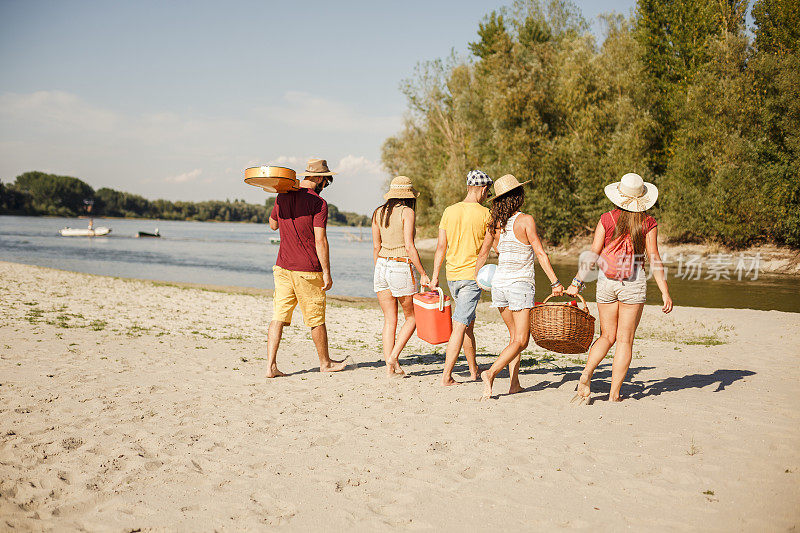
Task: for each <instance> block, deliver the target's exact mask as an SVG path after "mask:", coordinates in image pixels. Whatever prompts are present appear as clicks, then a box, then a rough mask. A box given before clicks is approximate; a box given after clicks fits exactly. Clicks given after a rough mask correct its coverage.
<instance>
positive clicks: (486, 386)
mask: <svg viewBox="0 0 800 533" xmlns="http://www.w3.org/2000/svg"><path fill="white" fill-rule="evenodd" d="M481 380H482V381H483V396H481V400H489V399H491V397H492V383H493V382H494V378H491V377H489V371H488V370H484V371H483V372H481Z"/></svg>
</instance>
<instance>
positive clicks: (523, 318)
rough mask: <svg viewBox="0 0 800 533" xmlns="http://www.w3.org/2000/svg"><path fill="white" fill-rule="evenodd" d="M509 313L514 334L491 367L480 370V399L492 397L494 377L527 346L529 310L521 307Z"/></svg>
mask: <svg viewBox="0 0 800 533" xmlns="http://www.w3.org/2000/svg"><path fill="white" fill-rule="evenodd" d="M511 313H512V316H513V319H514V335H513V336H512V337H511V339H510V340H509V342H508V346H506V347H505V348H503V351H502V352H500V355H498V356H497V360H496V361H495V362H494V364H492V366H491V368H489V370H484V371H483V372H481V380H483V396H482V397H481V399H482V400H486V399H489V398H491V397H492V385H493V384H494V378H495V377H496V376H497V374H499V373H500V371H501V370H502V369H503V367H505V366H507V365H508V364H509V363H511V361H513V360H514V358H516V357H518V356H519V354H520V353H521V352H522V350H524V349H525V348H527V347H528V337H529V336H530V322H529V319H530V316H531V310H530V309H523V310H521V311H511Z"/></svg>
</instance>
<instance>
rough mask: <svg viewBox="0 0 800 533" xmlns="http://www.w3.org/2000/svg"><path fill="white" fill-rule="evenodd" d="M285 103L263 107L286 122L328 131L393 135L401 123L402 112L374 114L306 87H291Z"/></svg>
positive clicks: (296, 125) (264, 112)
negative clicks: (292, 89) (324, 96)
mask: <svg viewBox="0 0 800 533" xmlns="http://www.w3.org/2000/svg"><path fill="white" fill-rule="evenodd" d="M283 99H284V103H283V105H280V106H269V107H265V108H262V109H260V110H259V111H260V112H261V113H263V114H264V115H265V116H266V117H268V118H270V119H272V120H276V121H279V122H283V123H285V124H288V125H291V126H294V127H299V128H305V129H314V130H318V131H327V132H339V133H341V132H349V133H353V132H360V133H375V134H380V135H384V136H388V135H391V134H392V133H394V132H395V131H397V130H398V129H400V126H401V117H399V116H378V117H376V116H370V115H365V114H363V113H360V112H359V111H358V110H356V109H354V108H352V107H350V106H347V105H345V104H342V103H341V102H336V101H333V100H328V99H326V98H322V97H320V96H315V95H313V94H310V93H306V92H302V91H287V92H286V93H284V95H283Z"/></svg>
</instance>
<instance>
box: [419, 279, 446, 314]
mask: <svg viewBox="0 0 800 533" xmlns="http://www.w3.org/2000/svg"><path fill="white" fill-rule="evenodd" d="M422 287H423V286H422V285H420V286H419V292H420V294H422V293H423V290H422ZM428 288H429V289H430V288H431V287H430V286H428ZM427 292H433V290H430V291H427ZM436 292H438V293H439V312H442V311H444V291H442V288H441V287H436Z"/></svg>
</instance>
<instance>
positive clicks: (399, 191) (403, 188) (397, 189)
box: [383, 176, 419, 200]
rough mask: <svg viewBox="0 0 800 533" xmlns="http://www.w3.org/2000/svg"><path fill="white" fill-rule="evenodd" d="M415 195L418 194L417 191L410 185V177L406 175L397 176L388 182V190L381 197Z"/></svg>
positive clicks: (410, 196)
mask: <svg viewBox="0 0 800 533" xmlns="http://www.w3.org/2000/svg"><path fill="white" fill-rule="evenodd" d="M417 196H419V191H417V190H416V189H415V188H414V187H413V186H412V185H411V178H409V177H406V176H397V177H396V178H394V179H393V180H392V182H391V183H390V184H389V192H387V193H386V194H384V195H383V199H384V200H388V199H390V198H416V197H417Z"/></svg>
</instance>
